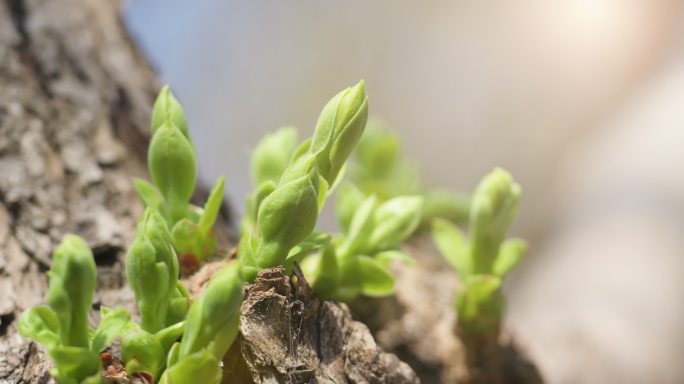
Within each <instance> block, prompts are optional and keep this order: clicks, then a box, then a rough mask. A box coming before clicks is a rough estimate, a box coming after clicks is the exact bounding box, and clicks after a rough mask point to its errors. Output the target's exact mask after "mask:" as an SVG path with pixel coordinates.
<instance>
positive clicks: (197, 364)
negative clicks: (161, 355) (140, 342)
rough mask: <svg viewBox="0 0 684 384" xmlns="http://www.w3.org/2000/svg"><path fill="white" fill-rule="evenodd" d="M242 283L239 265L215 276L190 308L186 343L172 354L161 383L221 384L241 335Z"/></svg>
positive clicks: (173, 349)
mask: <svg viewBox="0 0 684 384" xmlns="http://www.w3.org/2000/svg"><path fill="white" fill-rule="evenodd" d="M242 283H243V282H242V279H241V278H240V265H239V263H237V262H233V263H230V264H228V265H226V266H225V267H223V269H221V270H220V271H219V272H218V273H217V274H216V275H214V277H213V278H212V279H211V281H210V282H209V284H208V286H207V288H206V291H205V292H204V294H203V295H202V297H200V298H199V299H198V300H197V301H195V302H194V303H193V304H192V306H191V307H190V311H189V312H188V317H187V320H186V323H185V333H184V336H183V339H182V340H181V342H180V343H176V344H175V345H174V346H173V348H172V350H171V352H170V353H169V356H168V360H167V363H168V368H167V370H166V372H165V373H164V375H163V376H162V379H161V383H186V382H187V381H186V380H187V378H193V380H200V381H201V382H202V383H218V382H220V380H221V376H222V375H221V371H220V362H221V360H222V359H223V355H225V354H226V352H227V351H228V349H229V348H230V346H231V344H232V343H233V340H235V337H236V336H237V333H238V326H239V320H240V310H239V309H240V303H241V300H242Z"/></svg>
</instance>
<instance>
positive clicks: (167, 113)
mask: <svg viewBox="0 0 684 384" xmlns="http://www.w3.org/2000/svg"><path fill="white" fill-rule="evenodd" d="M166 123H170V124H171V125H173V126H175V127H176V128H178V129H179V130H180V132H181V133H182V134H183V136H185V137H186V138H187V139H188V141H190V142H191V143H192V139H191V138H190V132H189V131H188V123H187V122H186V121H185V113H184V112H183V107H182V106H181V105H180V103H179V102H178V100H177V99H176V97H175V96H174V95H173V93H171V90H170V89H169V86H168V85H165V86H164V87H163V88H162V89H161V91H159V95H157V100H155V101H154V107H153V108H152V134H153V135H154V134H155V133H156V130H157V128H159V127H161V126H162V125H164V124H166Z"/></svg>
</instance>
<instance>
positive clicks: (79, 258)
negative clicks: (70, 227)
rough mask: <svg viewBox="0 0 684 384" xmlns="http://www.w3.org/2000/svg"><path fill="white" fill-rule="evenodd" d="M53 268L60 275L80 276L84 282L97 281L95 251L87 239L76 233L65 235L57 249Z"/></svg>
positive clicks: (92, 282)
mask: <svg viewBox="0 0 684 384" xmlns="http://www.w3.org/2000/svg"><path fill="white" fill-rule="evenodd" d="M52 269H53V270H54V271H56V272H57V273H58V274H60V275H64V274H69V275H71V276H73V277H76V276H78V278H79V280H80V281H81V282H83V283H84V284H87V283H91V284H94V282H95V278H96V267H95V259H94V258H93V253H92V251H91V250H90V247H88V244H87V243H86V242H85V240H83V239H82V238H80V237H78V236H76V235H66V236H65V237H64V240H62V243H61V244H60V245H59V247H57V250H55V254H54V263H53V266H52ZM91 284H88V285H91Z"/></svg>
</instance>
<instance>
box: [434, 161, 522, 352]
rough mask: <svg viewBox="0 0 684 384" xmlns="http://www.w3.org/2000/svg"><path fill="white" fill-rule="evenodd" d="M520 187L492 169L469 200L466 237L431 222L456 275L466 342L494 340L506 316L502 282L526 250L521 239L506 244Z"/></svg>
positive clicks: (440, 221)
mask: <svg viewBox="0 0 684 384" xmlns="http://www.w3.org/2000/svg"><path fill="white" fill-rule="evenodd" d="M519 200H520V186H519V185H518V184H516V183H515V182H514V181H513V178H512V177H511V175H510V174H509V173H508V172H506V171H504V170H503V169H498V168H497V169H495V170H494V171H493V172H491V173H490V174H488V175H487V176H486V177H485V178H484V179H483V180H482V181H481V182H480V184H479V186H478V187H477V189H476V190H475V193H474V194H473V198H472V205H471V212H470V233H469V236H468V237H466V236H465V235H464V233H463V232H462V231H461V230H460V229H459V228H458V227H456V226H455V225H453V224H452V223H450V222H449V221H447V220H443V219H436V220H435V221H434V223H433V232H432V233H433V239H434V241H435V244H436V245H437V248H438V249H439V251H440V253H441V254H442V255H443V256H444V258H445V259H446V260H447V262H449V264H451V265H452V266H453V267H454V268H455V269H456V271H457V273H458V275H459V277H460V280H461V287H460V289H459V292H458V294H457V296H456V311H457V313H458V322H459V324H458V325H459V329H460V331H461V332H462V334H463V335H464V336H465V337H466V339H468V337H471V336H472V337H480V338H482V337H484V338H488V339H489V340H496V338H497V337H498V335H499V331H500V328H501V318H502V316H503V311H504V297H503V294H502V291H501V287H502V281H503V279H504V278H505V277H506V275H508V273H509V272H510V271H511V270H512V269H513V268H514V267H515V266H516V265H517V264H518V263H519V262H520V260H521V259H522V258H523V256H524V255H525V253H526V251H527V246H526V244H525V242H524V241H523V240H521V239H505V236H506V231H507V230H508V227H509V226H510V225H511V223H512V221H513V219H514V218H515V215H516V213H517V211H518V203H519Z"/></svg>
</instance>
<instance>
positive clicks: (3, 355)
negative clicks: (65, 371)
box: [0, 0, 416, 384]
mask: <svg viewBox="0 0 684 384" xmlns="http://www.w3.org/2000/svg"><path fill="white" fill-rule="evenodd" d="M157 89H158V84H157V82H156V80H155V77H154V74H153V73H152V71H151V70H150V69H149V66H148V64H147V63H146V62H145V60H144V59H143V58H142V57H141V56H140V55H139V53H138V51H137V50H136V48H135V46H134V44H133V43H132V42H131V41H130V40H129V38H128V37H127V34H126V31H125V29H124V28H123V26H122V24H121V21H120V18H119V3H118V2H116V1H92V0H50V1H39V0H3V1H0V383H2V384H5V383H7V384H14V383H46V382H50V381H51V379H50V377H49V375H48V373H47V370H48V369H49V368H50V362H49V360H48V359H47V357H46V355H45V353H44V351H43V350H42V348H41V347H39V346H37V345H36V344H34V343H32V342H30V341H28V340H26V339H24V338H22V337H21V336H20V335H19V334H18V333H17V329H16V326H17V319H18V317H19V316H20V314H21V313H22V312H23V311H24V310H25V309H27V308H29V307H31V306H33V305H35V304H38V303H40V302H41V301H42V300H43V297H44V294H45V291H46V288H47V278H46V275H45V272H46V271H47V269H48V268H49V266H50V264H51V254H52V251H53V249H54V248H55V247H56V245H57V244H58V243H59V242H60V241H61V239H62V238H63V236H64V235H65V234H66V233H75V234H78V235H80V236H82V237H83V238H84V239H85V240H86V241H87V242H88V244H89V245H90V246H91V247H92V248H93V251H94V255H95V260H96V263H97V265H98V290H97V296H96V303H95V305H94V306H93V308H94V311H93V321H96V320H97V311H96V309H97V308H98V307H99V306H100V305H107V306H128V307H129V308H132V307H133V297H132V293H131V291H130V289H128V288H127V287H126V286H125V278H124V270H123V259H124V256H125V249H126V247H127V245H128V244H130V242H131V240H132V237H133V232H134V227H135V221H136V218H137V217H138V216H139V214H140V213H141V211H142V208H141V206H140V204H139V202H138V199H137V197H136V195H135V192H134V188H133V183H132V177H133V176H143V175H145V151H146V148H147V143H148V140H149V137H148V133H147V132H148V124H149V116H150V112H151V104H152V101H153V99H154V96H155V94H156V92H157ZM198 194H200V195H201V194H202V193H201V192H200V193H198ZM198 200H200V201H204V199H203V198H201V197H200V198H199V199H198ZM227 216H228V214H227V212H226V211H224V212H223V215H222V218H221V219H220V220H219V222H220V224H219V225H220V227H219V228H218V229H217V234H219V237H223V239H221V238H220V239H219V242H221V241H222V240H224V244H225V238H226V237H227V236H228V233H229V232H228V230H227ZM201 277H202V276H198V278H197V279H195V280H201ZM205 277H206V276H205ZM198 284H199V285H201V283H198ZM269 284H270V285H269ZM289 289H290V285H289V283H288V280H287V278H285V277H283V276H282V275H280V279H276V281H271V280H267V281H264V282H262V283H261V284H260V285H255V286H253V287H252V288H251V289H250V290H249V292H251V293H250V294H249V295H248V296H247V298H248V299H247V301H246V303H245V305H246V306H251V307H248V308H246V309H245V308H243V310H245V316H246V318H245V320H244V321H243V325H242V329H243V331H244V332H245V334H244V335H243V336H242V337H241V339H240V343H239V345H238V344H237V343H236V344H235V348H234V350H235V349H236V348H240V347H241V348H242V350H243V351H245V352H246V353H249V356H250V358H247V359H239V360H238V361H237V363H239V364H241V365H239V364H238V365H236V367H238V368H239V367H242V369H243V370H244V372H253V373H254V374H255V376H254V379H253V382H257V383H261V382H275V381H273V380H277V379H276V378H282V377H290V378H295V377H304V376H307V375H308V376H311V377H317V378H319V379H320V382H323V383H325V382H340V383H344V382H350V383H380V382H396V383H402V382H415V381H416V378H415V376H412V375H413V372H412V371H411V370H410V368H408V366H406V365H405V364H403V363H401V362H399V361H398V359H397V358H396V357H394V356H393V355H388V354H384V353H382V352H381V351H380V349H379V348H378V347H377V346H376V345H375V342H374V341H373V338H372V337H371V336H370V334H369V332H368V330H367V329H366V328H365V327H364V326H363V325H361V324H359V323H355V322H352V321H351V318H350V315H349V312H348V311H347V310H346V309H345V308H344V307H339V306H336V305H333V304H329V303H324V304H320V303H318V302H316V301H302V300H300V298H299V297H298V296H297V295H296V294H295V293H293V292H290V291H288V290H289ZM264 305H265V307H264ZM266 309H268V311H266V312H263V311H264V310H266ZM301 310H306V311H307V312H301ZM309 310H311V312H308V311H309ZM260 311H262V312H260ZM286 321H289V322H287V323H286ZM298 322H301V327H300V326H299V325H298ZM259 329H260V330H261V331H259V332H265V333H264V334H261V335H259V334H258V333H254V332H257V330H259ZM279 331H283V332H285V331H287V332H289V333H288V334H287V336H283V335H280V334H278V332H279ZM266 332H268V333H266ZM265 335H270V338H268V337H265ZM252 343H254V344H252ZM283 343H285V344H283ZM288 343H290V344H288ZM277 347H279V348H281V349H280V350H278V349H274V348H277ZM288 347H290V348H288ZM262 348H263V349H262ZM275 351H280V352H283V351H287V352H283V353H280V354H276V355H273V358H272V359H271V358H270V357H269V356H270V355H269V354H271V353H273V352H275ZM290 351H293V352H292V353H294V354H293V355H292V354H290ZM276 357H277V359H276ZM264 359H266V360H264ZM269 359H271V360H269ZM247 363H249V364H247ZM282 375H285V376H282ZM308 376H307V377H308ZM269 378H270V379H269ZM395 379H396V380H395ZM269 380H270V381H269ZM292 380H294V381H292ZM292 380H291V381H292V382H296V379H292ZM237 382H240V381H237ZM247 382H249V381H247Z"/></svg>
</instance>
